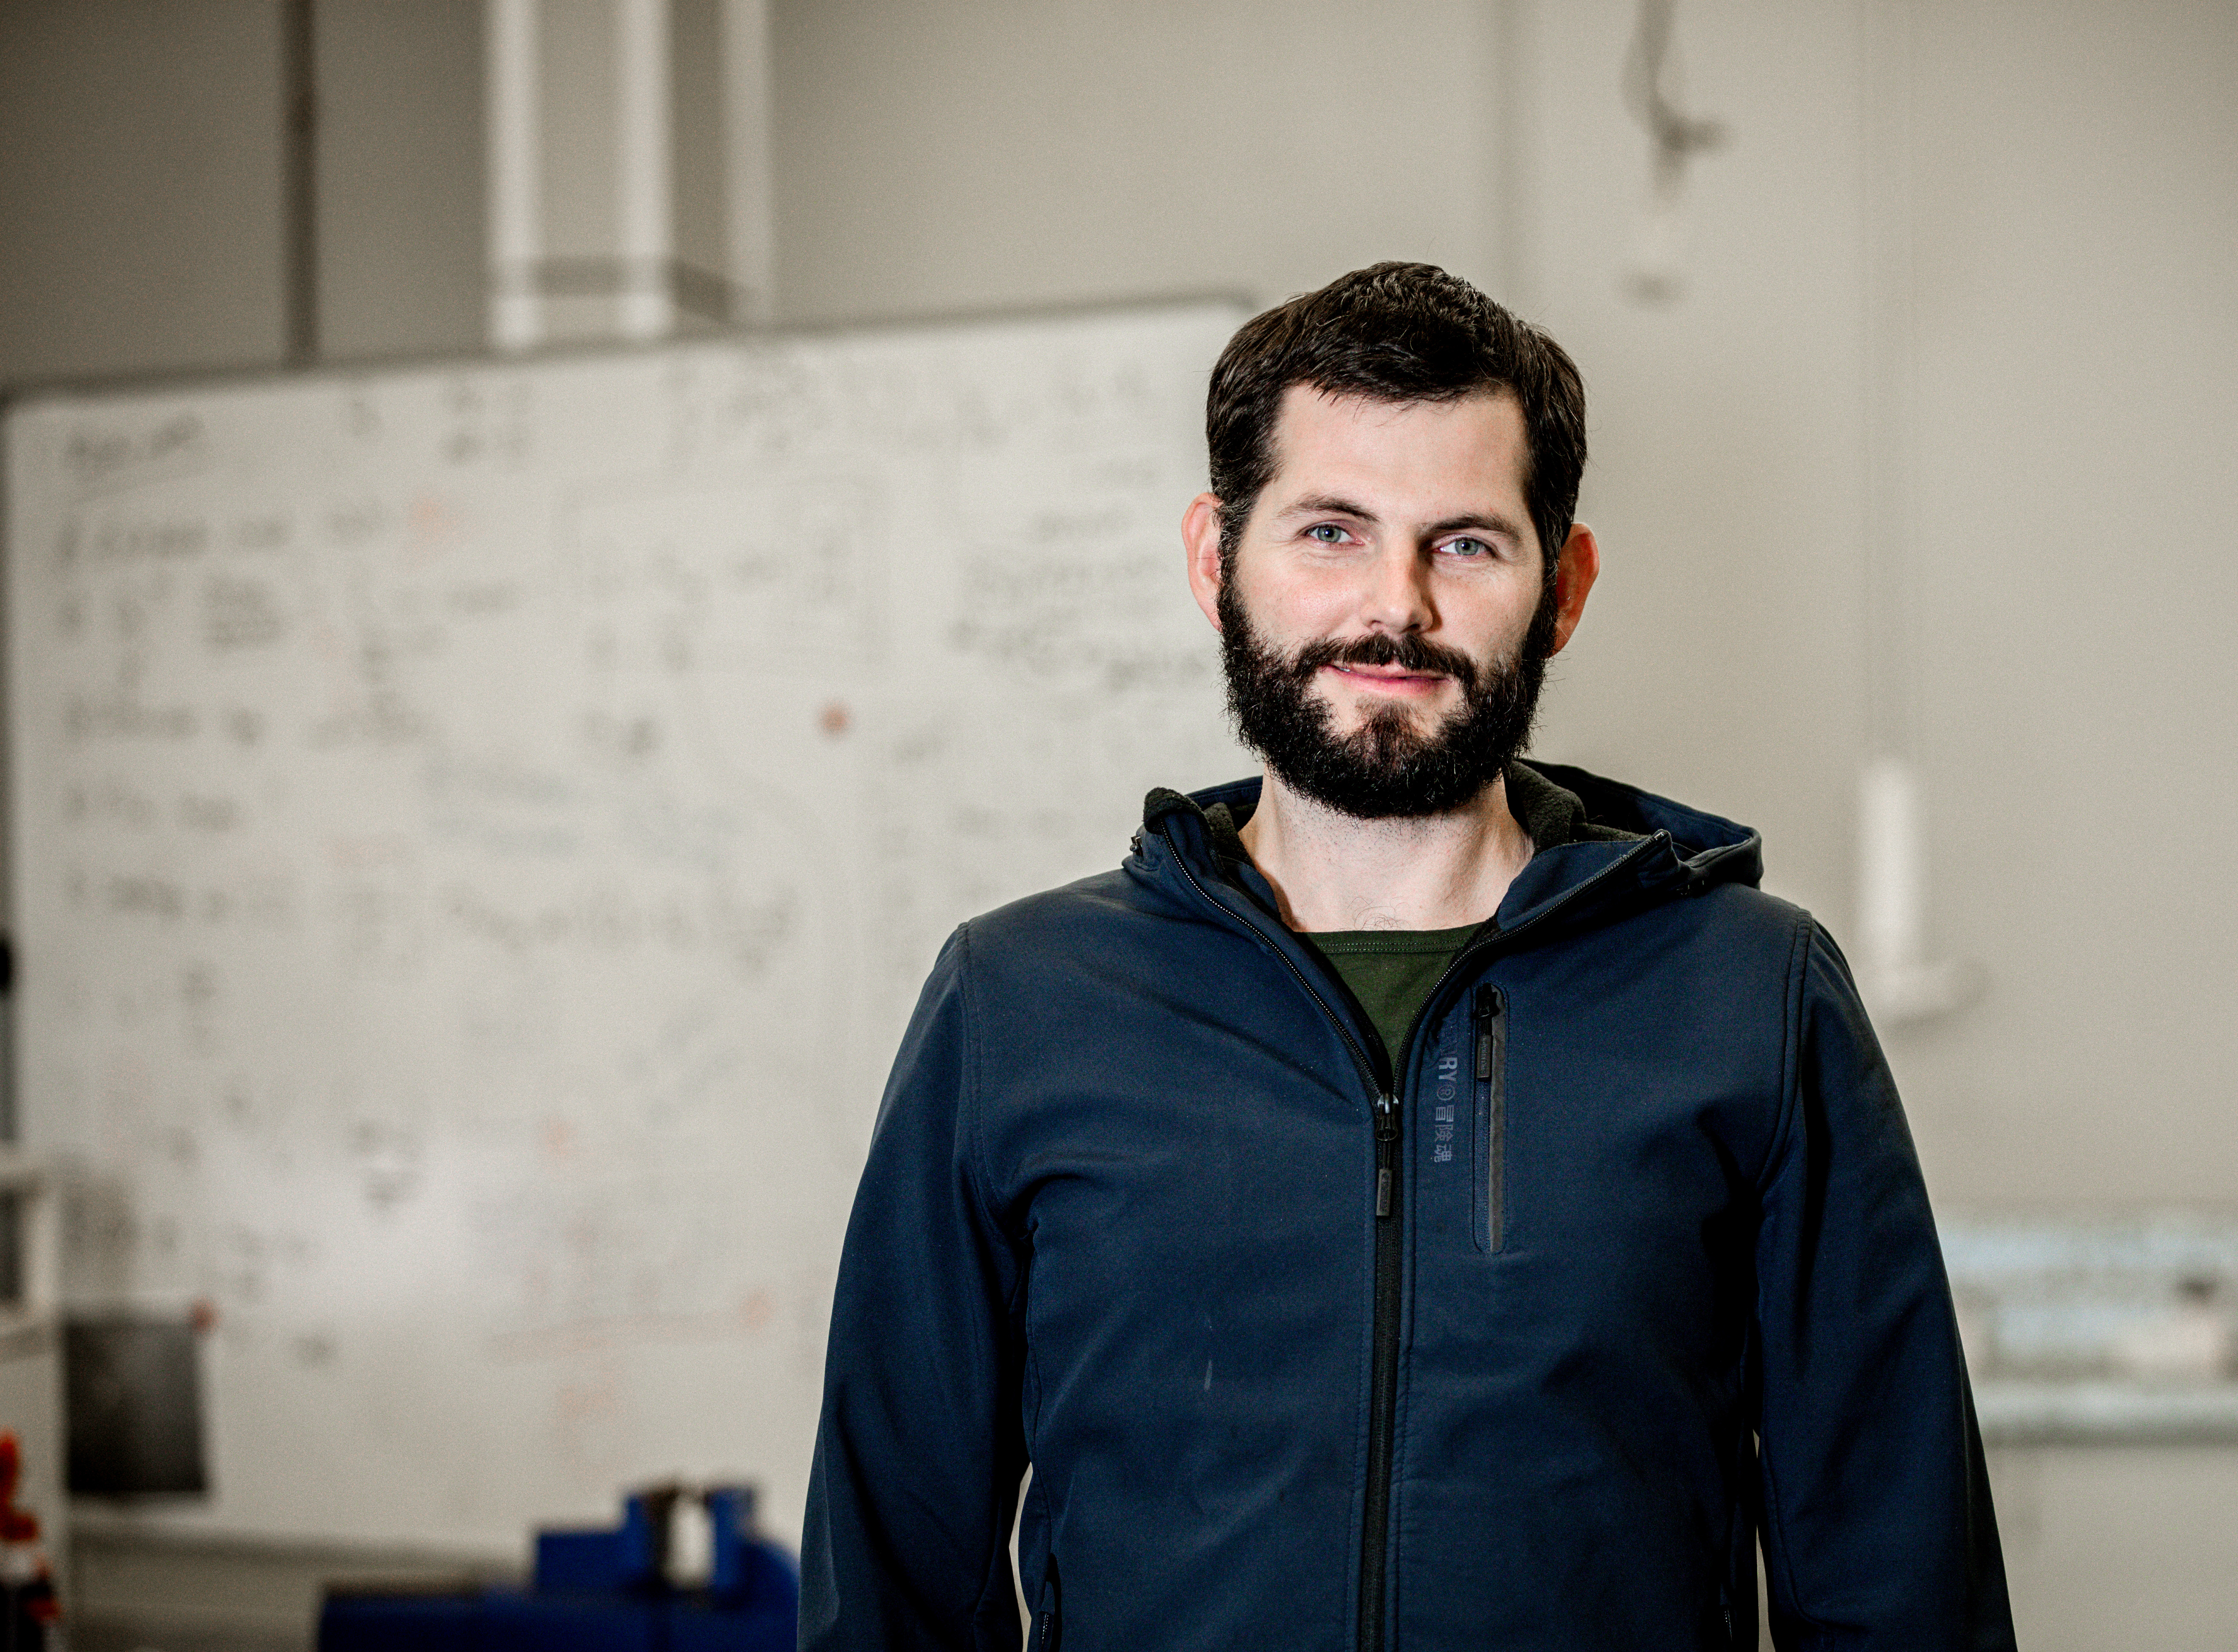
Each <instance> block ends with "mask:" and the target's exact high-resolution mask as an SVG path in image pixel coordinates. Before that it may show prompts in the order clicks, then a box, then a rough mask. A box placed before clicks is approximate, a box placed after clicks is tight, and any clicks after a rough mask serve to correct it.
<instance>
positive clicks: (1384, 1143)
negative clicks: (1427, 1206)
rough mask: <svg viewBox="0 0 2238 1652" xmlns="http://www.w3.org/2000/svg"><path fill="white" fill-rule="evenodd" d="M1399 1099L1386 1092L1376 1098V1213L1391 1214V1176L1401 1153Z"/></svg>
mask: <svg viewBox="0 0 2238 1652" xmlns="http://www.w3.org/2000/svg"><path fill="white" fill-rule="evenodd" d="M1397 1140H1399V1098H1398V1097H1397V1096H1395V1095H1393V1094H1390V1093H1389V1092H1388V1091H1386V1092H1385V1093H1384V1094H1381V1095H1379V1096H1377V1097H1376V1098H1375V1213H1376V1215H1377V1216H1378V1217H1379V1218H1380V1217H1385V1216H1388V1215H1390V1214H1391V1176H1392V1172H1393V1168H1394V1160H1396V1159H1397V1158H1398V1156H1399V1153H1398V1149H1397V1147H1396V1146H1394V1145H1393V1144H1394V1143H1395V1142H1397Z"/></svg>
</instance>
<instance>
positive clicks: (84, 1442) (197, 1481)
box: [63, 1313, 209, 1499]
mask: <svg viewBox="0 0 2238 1652" xmlns="http://www.w3.org/2000/svg"><path fill="white" fill-rule="evenodd" d="M196 1341H197V1338H196V1335H195V1326H194V1323H193V1321H192V1320H191V1319H190V1318H189V1317H187V1316H185V1315H178V1316H175V1317H164V1318H157V1317H155V1316H152V1315H148V1314H137V1313H129V1314H128V1313H109V1314H100V1315H85V1316H79V1315H73V1316H71V1317H70V1318H69V1319H68V1320H66V1321H65V1322H64V1324H63V1373H64V1389H63V1392H64V1404H65V1406H66V1408H67V1412H68V1415H69V1417H70V1493H71V1495H72V1496H74V1497H116V1498H124V1499H136V1498H142V1497H199V1496H200V1495H202V1493H203V1492H205V1491H207V1490H209V1471H208V1470H207V1469H206V1468H205V1467H204V1466H203V1453H202V1431H203V1424H202V1362H201V1353H200V1350H199V1349H198V1348H197V1347H196V1345H195V1344H196Z"/></svg>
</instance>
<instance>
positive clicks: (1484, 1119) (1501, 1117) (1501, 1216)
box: [1469, 986, 1507, 1256]
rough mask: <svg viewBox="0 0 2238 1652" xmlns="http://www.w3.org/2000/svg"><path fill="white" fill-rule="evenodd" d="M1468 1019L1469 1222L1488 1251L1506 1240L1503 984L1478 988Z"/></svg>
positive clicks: (1492, 1251) (1478, 1245) (1482, 1249)
mask: <svg viewBox="0 0 2238 1652" xmlns="http://www.w3.org/2000/svg"><path fill="white" fill-rule="evenodd" d="M1469 1021H1470V1026H1471V1029H1472V1030H1473V1032H1474V1034H1475V1038H1474V1040H1473V1042H1474V1046H1475V1050H1474V1054H1475V1074H1476V1146H1475V1152H1474V1153H1473V1155H1472V1158H1473V1163H1474V1167H1475V1168H1474V1175H1473V1186H1472V1188H1471V1205H1470V1211H1471V1215H1470V1221H1469V1226H1470V1229H1471V1231H1472V1232H1473V1233H1474V1235H1475V1238H1476V1248H1477V1249H1478V1250H1479V1251H1480V1252H1484V1253H1485V1254H1486V1255H1487V1256H1489V1255H1493V1254H1496V1253H1497V1252H1499V1251H1500V1247H1501V1246H1502V1245H1504V1244H1505V1243H1506V1225H1507V1223H1506V1216H1507V1213H1506V1203H1507V1186H1506V1183H1507V1094H1506V1087H1507V1000H1506V996H1505V995H1503V994H1502V993H1501V992H1500V988H1497V987H1493V986H1481V987H1479V988H1477V989H1476V1001H1475V1004H1474V1006H1473V1008H1472V1009H1471V1011H1470V1016H1469Z"/></svg>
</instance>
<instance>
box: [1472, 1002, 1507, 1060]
mask: <svg viewBox="0 0 2238 1652" xmlns="http://www.w3.org/2000/svg"><path fill="white" fill-rule="evenodd" d="M1500 1009H1501V1003H1500V988H1497V987H1493V986H1483V987H1480V988H1477V989H1476V1012H1475V1016H1474V1019H1475V1021H1476V1075H1477V1077H1478V1078H1480V1079H1488V1078H1490V1077H1491V1076H1492V1024H1493V1021H1495V1020H1497V1019H1498V1018H1499V1015H1500Z"/></svg>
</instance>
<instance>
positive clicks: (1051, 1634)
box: [1034, 1555, 1060, 1652]
mask: <svg viewBox="0 0 2238 1652" xmlns="http://www.w3.org/2000/svg"><path fill="white" fill-rule="evenodd" d="M1056 1601H1057V1587H1056V1556H1055V1555H1051V1556H1049V1570H1048V1572H1047V1573H1046V1574H1045V1575H1044V1576H1043V1578H1042V1603H1041V1607H1040V1609H1038V1610H1037V1611H1036V1612H1035V1613H1034V1652H1056V1649H1057V1642H1058V1640H1059V1639H1060V1632H1059V1628H1058V1624H1057V1605H1056Z"/></svg>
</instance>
